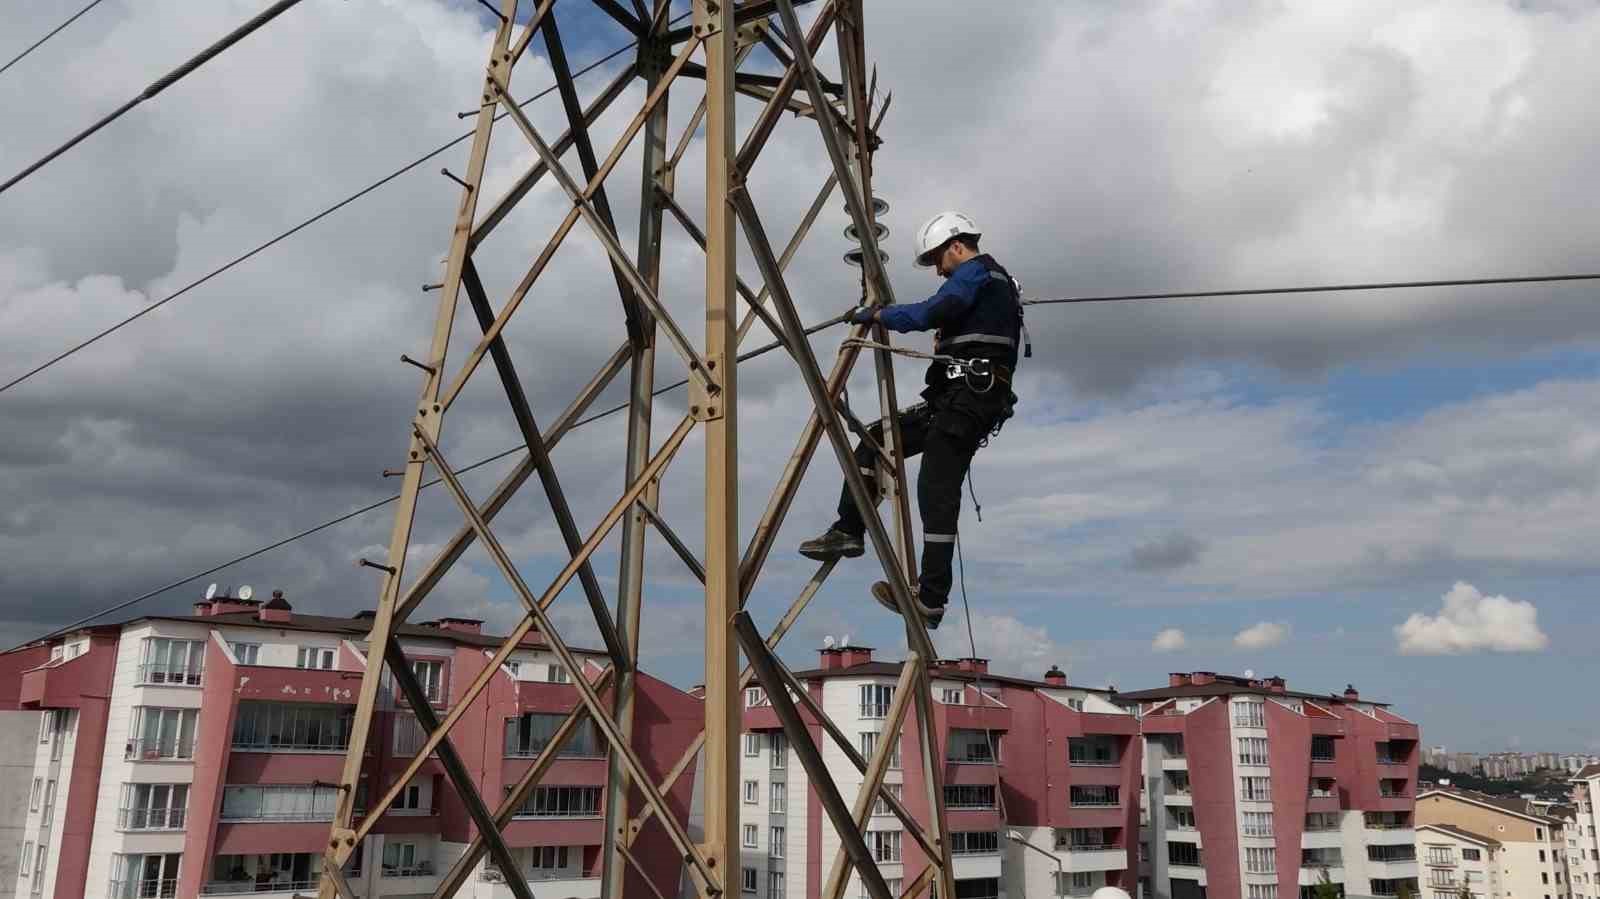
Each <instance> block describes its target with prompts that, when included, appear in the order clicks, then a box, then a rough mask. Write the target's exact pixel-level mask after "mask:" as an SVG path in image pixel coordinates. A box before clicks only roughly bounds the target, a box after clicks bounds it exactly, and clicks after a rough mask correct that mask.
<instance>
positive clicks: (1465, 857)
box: [1461, 847, 1483, 862]
mask: <svg viewBox="0 0 1600 899" xmlns="http://www.w3.org/2000/svg"><path fill="white" fill-rule="evenodd" d="M1461 860H1462V861H1467V862H1476V861H1482V860H1483V852H1482V851H1480V850H1477V849H1470V848H1466V847H1463V848H1462V850H1461Z"/></svg>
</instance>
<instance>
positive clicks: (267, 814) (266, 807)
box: [220, 784, 415, 821]
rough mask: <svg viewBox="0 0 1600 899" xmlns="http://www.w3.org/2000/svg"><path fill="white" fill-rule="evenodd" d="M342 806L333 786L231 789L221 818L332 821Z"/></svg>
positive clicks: (227, 788) (225, 795) (358, 803)
mask: <svg viewBox="0 0 1600 899" xmlns="http://www.w3.org/2000/svg"><path fill="white" fill-rule="evenodd" d="M404 798H405V797H403V796H402V797H401V799H402V800H403V799H404ZM363 804H364V800H362V799H360V798H357V800H356V806H357V807H358V808H359V807H360V806H362V805H363ZM338 806H339V789H338V788H337V787H333V786H315V785H312V784H305V785H297V784H283V785H272V786H256V785H253V784H252V785H242V786H232V785H229V786H225V787H223V789H222V814H221V816H220V817H221V820H223V821H332V820H333V813H334V811H336V810H337V809H338ZM397 807H400V806H397ZM412 807H413V808H414V807H415V806H412Z"/></svg>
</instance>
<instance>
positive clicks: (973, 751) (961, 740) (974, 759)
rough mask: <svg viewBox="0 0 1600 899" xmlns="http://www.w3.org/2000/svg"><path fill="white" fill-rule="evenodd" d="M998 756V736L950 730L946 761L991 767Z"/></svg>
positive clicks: (973, 731)
mask: <svg viewBox="0 0 1600 899" xmlns="http://www.w3.org/2000/svg"><path fill="white" fill-rule="evenodd" d="M999 756H1000V734H998V733H996V732H994V731H985V730H968V729H964V728H951V729H950V742H949V744H948V748H947V749H946V750H945V760H946V761H951V762H965V763H968V764H978V765H992V764H994V763H995V760H996V759H998V758H999Z"/></svg>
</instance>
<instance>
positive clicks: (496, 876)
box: [479, 868, 506, 883]
mask: <svg viewBox="0 0 1600 899" xmlns="http://www.w3.org/2000/svg"><path fill="white" fill-rule="evenodd" d="M479 879H481V880H482V881H483V882H484V883H505V882H506V876H505V875H504V874H501V873H500V872H499V871H497V870H495V869H494V868H484V869H483V875H482V877H481V878H479Z"/></svg>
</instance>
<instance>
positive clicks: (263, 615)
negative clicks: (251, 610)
mask: <svg viewBox="0 0 1600 899" xmlns="http://www.w3.org/2000/svg"><path fill="white" fill-rule="evenodd" d="M292 608H293V606H291V605H289V601H288V600H287V599H284V598H283V591H282V590H274V591H272V599H270V600H268V602H267V604H266V605H264V606H262V607H261V611H259V612H258V613H256V614H257V617H258V618H259V619H260V620H262V621H270V622H273V623H276V624H288V623H289V622H290V621H291V620H292V619H293V618H294V616H293V615H291V614H289V611H290V609H292Z"/></svg>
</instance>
